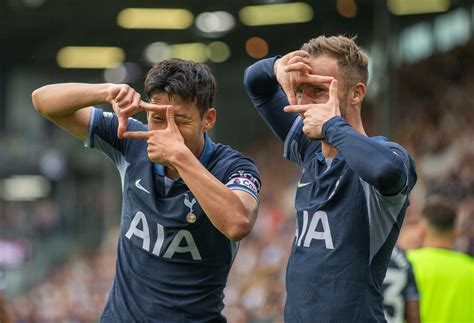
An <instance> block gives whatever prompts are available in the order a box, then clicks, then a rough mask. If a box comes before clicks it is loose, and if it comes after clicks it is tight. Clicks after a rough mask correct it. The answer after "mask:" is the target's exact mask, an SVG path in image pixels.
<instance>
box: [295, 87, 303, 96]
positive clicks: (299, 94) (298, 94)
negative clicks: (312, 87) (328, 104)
mask: <svg viewBox="0 0 474 323" xmlns="http://www.w3.org/2000/svg"><path fill="white" fill-rule="evenodd" d="M302 94H303V90H302V89H300V88H298V87H297V88H295V95H296V97H298V98H299V97H301V95H302Z"/></svg>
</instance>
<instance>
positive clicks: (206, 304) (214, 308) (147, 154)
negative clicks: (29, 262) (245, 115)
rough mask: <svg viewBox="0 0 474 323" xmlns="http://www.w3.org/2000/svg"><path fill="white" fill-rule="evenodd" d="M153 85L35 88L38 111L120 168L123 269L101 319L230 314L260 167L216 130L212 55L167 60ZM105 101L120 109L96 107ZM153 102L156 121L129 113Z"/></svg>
mask: <svg viewBox="0 0 474 323" xmlns="http://www.w3.org/2000/svg"><path fill="white" fill-rule="evenodd" d="M145 93H146V96H147V97H148V99H149V100H150V101H151V103H146V102H143V101H142V100H141V97H140V94H139V93H137V92H136V91H135V90H134V89H132V88H131V87H129V86H128V85H123V84H122V85H117V84H78V83H67V84H53V85H47V86H44V87H42V88H39V89H37V90H36V91H34V92H33V103H34V106H35V108H36V110H37V111H38V112H40V113H41V114H42V115H44V116H45V117H46V118H48V119H50V120H51V121H53V122H54V123H56V124H57V125H59V126H60V127H62V128H64V129H66V130H67V131H69V132H70V133H72V134H74V135H76V136H78V137H79V138H81V139H84V140H86V141H87V146H89V147H91V148H96V149H98V150H101V151H102V152H104V153H105V154H106V155H107V156H109V157H110V159H111V160H112V161H113V163H114V164H115V166H116V167H117V169H118V171H119V172H120V177H121V180H122V191H123V202H122V217H121V228H120V237H119V242H118V252H117V264H116V276H115V280H114V284H113V287H112V290H111V292H110V295H109V300H108V303H107V305H106V307H105V310H104V313H103V315H102V318H101V321H103V322H152V321H153V322H155V321H158V322H225V318H224V317H223V316H222V315H221V311H222V309H223V307H224V305H223V298H224V295H223V289H224V287H225V284H226V279H227V275H228V273H229V269H230V267H231V264H232V261H233V259H234V256H235V254H236V251H237V248H238V241H239V240H240V239H242V238H243V237H245V236H246V235H247V234H248V233H249V232H250V230H251V228H252V226H253V224H254V222H255V218H256V215H257V207H258V197H257V196H258V191H259V188H260V179H259V174H258V171H257V169H256V167H255V165H254V163H253V162H252V161H251V160H250V159H248V158H246V157H245V156H243V155H241V154H240V153H239V152H237V151H235V150H232V149H231V148H229V147H228V146H224V145H221V144H216V143H214V142H213V141H212V140H211V138H210V137H209V135H208V134H207V131H208V130H209V129H211V128H212V127H213V126H214V122H215V120H216V110H215V109H214V108H213V99H214V93H215V80H214V77H213V75H212V74H211V72H210V70H209V68H208V67H207V66H206V65H203V64H198V63H194V62H190V61H182V60H178V59H171V60H166V61H163V62H161V63H158V64H156V65H155V66H154V67H152V69H151V70H150V71H149V72H148V75H147V77H146V80H145ZM102 103H111V104H112V105H113V109H114V112H115V113H111V112H104V111H102V110H101V109H97V108H94V107H91V106H93V105H97V104H102ZM144 110H146V111H147V119H148V124H147V125H145V124H143V123H141V122H139V121H137V120H135V119H133V118H129V117H130V116H132V115H133V114H135V113H137V112H139V111H144ZM140 138H142V139H140ZM144 139H146V140H144Z"/></svg>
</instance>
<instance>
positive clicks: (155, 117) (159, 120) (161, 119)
mask: <svg viewBox="0 0 474 323" xmlns="http://www.w3.org/2000/svg"><path fill="white" fill-rule="evenodd" d="M153 121H156V122H161V121H163V118H162V117H160V116H154V117H153Z"/></svg>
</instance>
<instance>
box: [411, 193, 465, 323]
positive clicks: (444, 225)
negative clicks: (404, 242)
mask: <svg viewBox="0 0 474 323" xmlns="http://www.w3.org/2000/svg"><path fill="white" fill-rule="evenodd" d="M422 216H423V219H422V221H421V223H420V235H421V237H422V241H423V242H422V244H423V247H422V248H420V249H416V250H412V251H409V252H408V259H409V260H410V261H411V263H412V265H413V269H414V272H415V279H416V281H417V284H418V288H419V291H420V295H421V301H420V309H421V321H422V322H426V323H429V322H473V321H474V260H473V258H471V257H470V256H468V255H466V254H463V253H461V252H458V251H454V250H452V249H453V246H454V241H455V237H456V232H455V230H454V224H455V220H456V208H455V206H454V204H452V203H451V202H450V201H449V200H447V199H445V198H443V197H440V196H433V197H431V198H429V199H428V200H427V202H426V204H425V206H424V208H423V210H422Z"/></svg>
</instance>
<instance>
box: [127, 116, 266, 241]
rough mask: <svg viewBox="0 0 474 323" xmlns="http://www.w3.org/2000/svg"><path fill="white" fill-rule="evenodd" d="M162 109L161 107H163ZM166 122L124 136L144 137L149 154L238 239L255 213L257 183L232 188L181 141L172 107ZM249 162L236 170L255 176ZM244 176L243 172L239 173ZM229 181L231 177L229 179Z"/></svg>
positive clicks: (220, 226)
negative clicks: (155, 128)
mask: <svg viewBox="0 0 474 323" xmlns="http://www.w3.org/2000/svg"><path fill="white" fill-rule="evenodd" d="M162 109H163V108H162ZM166 120H167V126H166V129H163V130H153V131H147V132H126V133H125V134H124V136H125V137H126V138H136V139H140V138H141V139H147V144H148V149H147V151H148V158H149V159H150V160H151V161H153V162H155V163H159V164H162V165H165V166H167V167H168V168H172V169H175V170H176V171H177V172H178V174H179V176H180V177H181V178H182V179H183V180H184V182H185V183H186V185H187V186H188V187H189V189H190V190H191V192H192V193H193V194H194V196H195V197H196V199H197V200H198V202H199V205H200V206H201V207H202V209H203V210H204V212H205V213H206V215H207V216H208V218H209V220H210V221H211V222H212V224H213V225H214V226H215V227H216V228H217V229H218V230H219V231H220V232H221V233H222V234H223V235H225V236H226V237H227V238H229V239H230V240H233V241H238V240H241V239H242V238H244V237H245V236H246V235H248V234H249V232H250V230H251V229H252V227H253V224H254V223H255V219H256V217H257V210H258V203H257V194H258V187H259V185H256V184H253V183H250V182H251V181H249V183H248V184H247V185H246V186H247V189H246V190H245V191H243V190H234V189H231V188H229V187H228V186H226V184H224V183H222V182H221V181H219V180H218V179H217V178H216V177H215V176H214V175H213V174H211V173H210V172H209V171H208V170H207V169H206V168H205V167H204V166H203V165H202V163H201V162H200V161H199V160H198V159H197V158H196V156H194V154H193V153H192V152H191V151H190V150H189V148H188V147H186V145H185V144H184V139H183V137H182V135H181V133H180V131H179V129H178V126H177V125H176V123H175V120H174V113H173V109H172V108H170V107H168V108H166ZM251 168H252V166H250V165H249V163H246V164H242V165H240V166H239V165H237V169H233V171H234V170H235V172H236V173H239V171H241V172H243V174H245V173H248V174H247V175H248V176H251V177H252V178H254V179H255V178H256V177H255V175H252V174H253V173H256V171H253V170H251ZM242 176H244V175H242ZM228 184H229V185H231V184H232V181H230V183H228Z"/></svg>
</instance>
